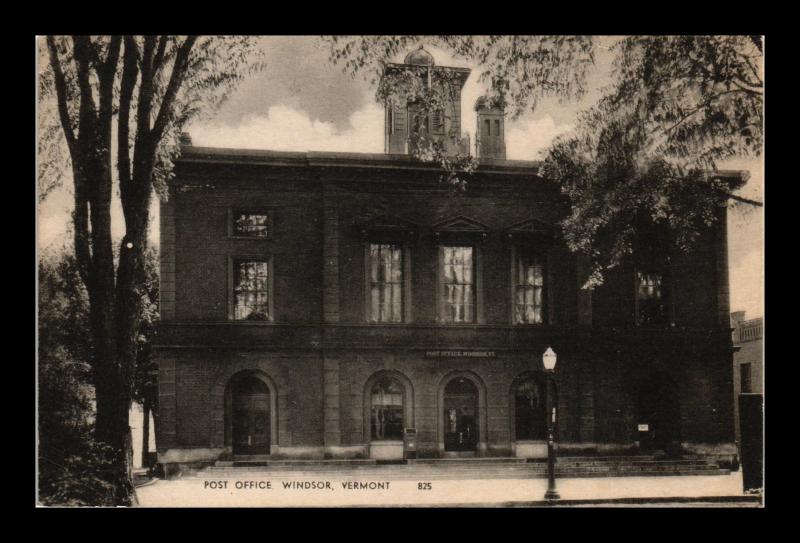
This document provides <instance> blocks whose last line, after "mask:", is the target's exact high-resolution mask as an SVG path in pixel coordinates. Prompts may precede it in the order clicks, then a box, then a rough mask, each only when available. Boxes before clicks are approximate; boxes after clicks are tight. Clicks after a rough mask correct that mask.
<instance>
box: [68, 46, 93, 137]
mask: <svg viewBox="0 0 800 543" xmlns="http://www.w3.org/2000/svg"><path fill="white" fill-rule="evenodd" d="M72 43H73V48H74V51H75V54H74V56H75V68H76V71H77V78H78V87H79V89H80V95H81V101H80V108H79V109H80V113H79V117H80V120H79V125H80V126H86V124H88V123H87V117H89V118H91V117H94V115H95V112H96V111H97V107H96V105H95V103H94V96H93V95H92V84H91V82H90V80H89V57H90V54H91V48H92V44H91V41H90V40H89V38H88V37H86V36H73V37H72ZM79 137H80V134H79Z"/></svg>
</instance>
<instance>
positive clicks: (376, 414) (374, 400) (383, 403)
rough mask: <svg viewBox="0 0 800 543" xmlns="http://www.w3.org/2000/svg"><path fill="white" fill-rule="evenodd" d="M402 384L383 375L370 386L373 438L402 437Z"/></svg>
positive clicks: (397, 438)
mask: <svg viewBox="0 0 800 543" xmlns="http://www.w3.org/2000/svg"><path fill="white" fill-rule="evenodd" d="M403 393H404V391H403V385H401V384H400V382H399V381H397V380H396V379H392V378H391V377H383V378H381V379H379V380H378V382H376V383H375V385H373V387H372V391H371V410H370V412H371V415H370V426H371V428H372V429H371V436H372V439H373V440H381V439H386V440H399V439H403Z"/></svg>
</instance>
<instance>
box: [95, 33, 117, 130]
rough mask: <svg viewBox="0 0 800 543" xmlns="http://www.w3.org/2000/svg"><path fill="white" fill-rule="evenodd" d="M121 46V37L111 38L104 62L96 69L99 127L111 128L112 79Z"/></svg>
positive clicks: (115, 73) (114, 75)
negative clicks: (98, 95)
mask: <svg viewBox="0 0 800 543" xmlns="http://www.w3.org/2000/svg"><path fill="white" fill-rule="evenodd" d="M121 45H122V36H111V41H110V42H109V44H108V54H107V55H106V60H105V61H104V62H102V63H101V64H100V65H99V66H98V69H97V75H98V78H99V80H100V85H99V90H100V92H99V94H100V112H99V115H100V126H109V127H110V126H111V124H110V122H109V120H110V118H111V115H112V114H113V105H114V79H115V77H116V75H117V63H118V62H119V51H120V46H121Z"/></svg>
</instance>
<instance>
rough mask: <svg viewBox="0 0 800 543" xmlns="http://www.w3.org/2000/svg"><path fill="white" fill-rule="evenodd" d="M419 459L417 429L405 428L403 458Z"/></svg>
mask: <svg viewBox="0 0 800 543" xmlns="http://www.w3.org/2000/svg"><path fill="white" fill-rule="evenodd" d="M416 457H417V429H416V428H403V458H405V459H408V458H412V459H413V458H416Z"/></svg>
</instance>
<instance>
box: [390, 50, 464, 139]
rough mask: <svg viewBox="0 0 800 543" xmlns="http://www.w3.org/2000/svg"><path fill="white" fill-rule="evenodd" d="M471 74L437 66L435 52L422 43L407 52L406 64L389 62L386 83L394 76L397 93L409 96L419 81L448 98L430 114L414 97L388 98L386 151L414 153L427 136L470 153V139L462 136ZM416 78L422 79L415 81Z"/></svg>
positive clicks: (404, 61)
mask: <svg viewBox="0 0 800 543" xmlns="http://www.w3.org/2000/svg"><path fill="white" fill-rule="evenodd" d="M469 74H470V69H469V68H453V67H448V66H437V65H436V62H435V61H434V59H433V55H431V54H430V53H429V52H428V51H426V50H425V48H424V47H422V46H420V47H418V48H417V49H415V50H414V51H411V52H410V53H409V54H407V55H406V57H405V59H404V60H403V63H402V64H395V63H389V64H387V65H386V67H385V69H384V72H383V78H384V80H383V81H382V82H385V80H386V78H389V77H391V78H392V79H393V81H392V82H391V83H392V84H394V85H396V86H397V87H396V88H395V94H396V95H397V96H405V95H406V94H407V92H405V91H407V89H408V87H410V86H411V85H412V83H413V84H417V83H418V84H420V85H422V86H423V87H424V88H427V89H431V87H432V86H433V87H434V89H435V90H436V91H439V93H440V96H442V97H444V98H443V100H442V107H441V108H440V109H438V110H436V111H433V112H427V113H426V112H424V111H422V108H421V106H420V105H419V104H415V103H414V101H413V100H409V101H407V102H406V103H398V101H397V100H394V101H391V100H390V101H387V103H386V105H385V130H384V142H385V144H384V151H385V152H386V153H390V154H411V153H412V152H413V150H414V146H415V145H416V144H417V142H418V141H419V140H420V138H424V139H429V140H433V141H437V142H440V143H441V144H442V145H443V147H444V149H445V151H446V152H447V153H448V154H456V153H459V152H461V153H463V154H467V153H468V152H469V141H468V140H465V138H464V137H462V135H461V90H462V89H463V87H464V83H465V82H466V80H467V77H469ZM439 76H441V77H439ZM414 77H416V78H419V79H418V80H417V81H413V78H414ZM404 87H405V88H404Z"/></svg>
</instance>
